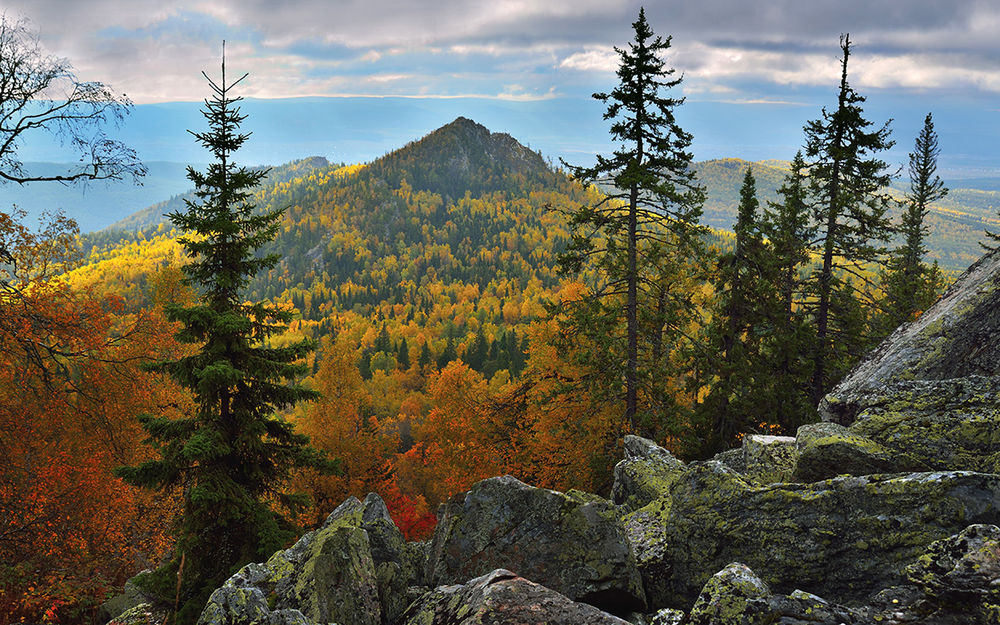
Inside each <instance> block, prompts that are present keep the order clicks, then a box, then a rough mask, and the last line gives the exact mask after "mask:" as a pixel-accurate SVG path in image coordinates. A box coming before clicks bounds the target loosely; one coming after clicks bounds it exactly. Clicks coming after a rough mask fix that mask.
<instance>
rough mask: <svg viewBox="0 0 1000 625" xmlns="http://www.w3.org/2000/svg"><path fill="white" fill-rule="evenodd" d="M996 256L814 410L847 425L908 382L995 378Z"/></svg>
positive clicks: (999, 264) (999, 342)
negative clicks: (872, 400)
mask: <svg viewBox="0 0 1000 625" xmlns="http://www.w3.org/2000/svg"><path fill="white" fill-rule="evenodd" d="M998 286H1000V253H991V254H987V255H986V256H984V257H983V258H982V259H980V260H979V261H978V262H977V263H975V264H974V265H972V266H971V267H969V269H968V270H966V272H965V273H964V274H962V276H961V277H959V279H958V280H956V281H955V283H954V284H953V285H952V286H951V288H949V289H948V292H947V293H945V295H944V296H943V297H942V298H941V299H940V300H938V302H937V303H936V304H934V305H933V306H931V307H930V308H929V309H928V310H926V311H925V312H924V313H923V314H922V315H920V317H919V318H918V319H917V320H916V321H915V322H913V323H910V324H906V325H903V326H901V327H900V328H899V329H897V330H896V331H895V332H894V333H893V334H892V335H891V336H889V338H887V339H886V340H885V341H883V342H882V344H881V345H879V347H878V348H877V349H876V350H875V351H874V352H873V354H872V355H871V356H870V357H869V358H868V359H866V360H865V361H864V362H862V363H861V364H859V365H858V366H857V367H855V368H854V369H853V370H852V371H851V372H850V373H848V375H847V376H846V377H845V378H844V379H843V380H842V381H841V382H840V383H839V384H837V386H836V387H835V388H834V389H833V391H832V392H831V393H830V394H829V395H828V396H827V398H826V399H824V400H823V401H822V402H821V403H820V406H819V411H820V414H821V416H822V417H823V420H825V421H834V422H837V423H840V424H841V425H849V424H851V423H852V422H853V421H854V419H855V417H856V416H857V415H858V413H859V412H860V411H861V410H862V408H863V406H864V405H865V403H866V402H867V400H868V398H869V397H870V396H872V395H873V394H878V392H879V391H880V390H881V389H882V388H883V387H885V386H886V385H889V384H893V383H896V382H903V381H907V380H947V379H951V378H961V377H967V376H971V375H979V376H997V375H1000V289H998Z"/></svg>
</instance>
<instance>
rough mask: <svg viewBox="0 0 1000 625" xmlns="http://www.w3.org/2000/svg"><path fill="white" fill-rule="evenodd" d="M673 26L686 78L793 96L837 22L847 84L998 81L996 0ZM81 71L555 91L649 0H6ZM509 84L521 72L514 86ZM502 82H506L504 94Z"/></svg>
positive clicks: (784, 7)
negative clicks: (223, 73)
mask: <svg viewBox="0 0 1000 625" xmlns="http://www.w3.org/2000/svg"><path fill="white" fill-rule="evenodd" d="M646 4H648V5H649V6H647V16H648V19H649V21H650V23H651V25H652V27H653V29H654V30H655V31H656V32H657V33H660V34H662V35H664V36H666V35H673V41H672V44H673V47H672V48H671V50H670V51H669V54H668V61H669V63H670V64H671V65H672V66H673V67H676V68H677V70H678V71H679V72H681V73H683V75H684V76H685V92H687V93H690V94H697V93H703V94H704V93H709V92H711V91H713V90H714V91H715V92H716V93H719V94H720V95H721V92H722V91H724V90H729V91H728V93H729V95H727V96H725V97H727V98H731V99H733V100H734V101H736V100H743V101H761V102H764V101H769V100H774V101H776V102H784V101H786V100H787V101H792V100H794V98H791V99H789V98H785V97H774V96H773V95H769V94H768V93H767V91H768V90H769V89H770V88H794V87H796V86H812V85H822V84H832V83H835V81H836V80H837V77H838V58H839V50H838V48H837V38H838V36H839V35H840V34H841V33H842V32H850V33H851V36H852V40H853V41H854V42H855V56H854V57H852V61H851V80H852V84H854V85H855V86H857V87H859V88H875V89H895V90H913V91H927V90H967V91H969V92H970V93H979V94H995V93H997V92H1000V47H998V46H997V45H996V32H997V31H998V30H1000V6H995V3H990V2H986V1H983V0H957V1H953V2H942V1H940V0H907V2H889V1H881V2H879V1H875V2H872V0H839V1H838V2H826V3H819V2H802V0H701V1H699V2H696V3H676V2H670V3H667V2H660V3H646ZM5 6H6V7H7V11H8V12H9V13H18V12H20V13H23V14H24V15H26V16H27V17H29V18H30V19H31V20H32V21H33V23H34V25H35V26H36V27H37V28H38V29H39V31H40V33H41V39H42V43H43V45H44V46H45V47H46V49H48V50H50V51H52V52H53V53H55V54H57V55H59V56H64V57H67V58H69V59H70V60H71V61H72V62H73V63H74V65H75V67H76V68H77V70H78V73H79V75H80V76H81V78H84V79H88V80H100V81H104V82H107V83H109V84H111V85H112V86H113V87H115V88H117V89H119V90H122V91H125V92H127V93H128V94H129V95H131V96H132V97H133V98H134V99H135V100H136V101H139V102H155V101H162V100H190V99H200V98H201V97H203V96H204V92H205V90H204V85H203V83H202V79H201V77H200V71H201V70H202V69H212V68H214V67H216V66H217V65H218V56H219V43H220V41H221V39H223V38H225V39H226V40H227V41H228V42H229V47H228V48H227V50H228V54H229V58H230V61H231V64H232V66H233V67H238V68H243V69H246V70H249V71H251V73H252V80H253V81H252V83H250V84H249V86H251V87H252V92H253V93H252V95H255V96H258V97H290V96H298V95H324V94H326V95H333V94H336V93H347V92H350V93H363V94H366V95H415V96H420V97H430V96H440V97H456V96H459V95H462V94H469V93H480V94H486V95H489V97H511V98H515V97H516V98H522V97H554V95H553V94H562V95H574V94H576V95H580V94H584V95H585V94H589V93H591V92H593V91H595V90H603V89H606V88H607V86H608V85H609V84H612V83H613V80H614V76H613V72H614V70H615V68H616V66H617V63H618V58H617V55H616V54H615V53H614V52H613V50H612V46H613V45H618V46H622V45H625V44H626V43H627V42H628V41H629V40H630V38H631V35H632V31H631V27H630V24H631V22H632V21H633V20H634V19H635V15H636V13H637V11H638V6H639V0H547V1H545V2H539V1H537V0H433V1H432V0H409V1H406V2H403V1H401V0H338V2H336V3H331V2H329V0H283V1H281V2H278V1H277V0H162V1H161V2H157V3H156V4H155V5H153V4H150V3H147V2H136V1H134V0H89V1H88V2H65V1H64V0H6V1H5ZM504 85H519V86H520V89H522V90H523V91H518V92H513V91H509V90H508V88H507V87H504ZM505 94H506V95H505Z"/></svg>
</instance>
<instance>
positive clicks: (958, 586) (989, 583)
mask: <svg viewBox="0 0 1000 625" xmlns="http://www.w3.org/2000/svg"><path fill="white" fill-rule="evenodd" d="M906 575H907V577H908V578H909V580H910V581H911V582H912V583H913V584H916V585H917V586H918V587H919V588H921V589H922V590H923V592H924V594H925V595H926V596H927V597H928V598H929V600H930V602H931V603H933V604H934V605H935V606H936V608H937V609H939V610H941V609H949V608H950V609H955V608H957V607H960V606H965V607H968V608H969V609H970V610H972V609H976V610H979V611H981V612H983V613H985V607H986V606H988V605H991V604H992V605H997V604H1000V587H998V586H997V580H1000V528H998V527H997V526H995V525H970V526H969V527H967V528H965V529H964V530H962V531H961V532H960V533H958V534H956V535H954V536H949V537H948V538H946V539H943V540H939V541H937V542H935V543H933V544H931V545H930V546H929V547H928V548H927V551H926V552H925V553H924V555H922V556H921V557H920V558H919V559H918V560H917V561H916V562H915V563H913V564H911V565H910V566H908V567H907V568H906Z"/></svg>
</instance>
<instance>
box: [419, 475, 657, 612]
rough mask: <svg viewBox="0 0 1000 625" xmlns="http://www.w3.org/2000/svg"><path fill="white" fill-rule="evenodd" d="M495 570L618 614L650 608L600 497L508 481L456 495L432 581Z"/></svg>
mask: <svg viewBox="0 0 1000 625" xmlns="http://www.w3.org/2000/svg"><path fill="white" fill-rule="evenodd" d="M498 568H504V569H508V570H511V571H513V572H515V573H516V574H517V575H520V576H521V577H524V578H527V579H530V580H532V581H533V582H536V583H540V584H543V585H545V586H546V587H548V588H551V589H552V590H555V591H556V592H559V593H562V594H564V595H566V596H567V597H569V598H570V599H572V600H574V601H584V602H587V603H590V604H593V605H595V606H597V607H599V608H601V609H604V610H607V611H610V612H614V613H617V614H625V613H628V612H630V611H632V610H638V609H643V608H644V607H645V597H644V595H643V590H642V580H641V578H640V577H639V573H638V570H637V569H636V562H635V558H634V556H633V555H632V550H631V548H630V546H629V543H628V541H627V540H626V537H625V533H624V531H623V529H622V527H621V525H620V523H619V520H618V512H617V510H616V509H615V507H614V506H613V505H612V504H611V503H610V502H608V501H606V500H604V499H601V498H600V497H598V496H596V495H588V494H585V493H580V492H577V491H570V492H569V493H560V492H557V491H552V490H547V489H543V488H533V487H531V486H528V485H526V484H524V483H522V482H520V481H518V480H516V479H515V478H513V477H510V476H504V477H497V478H491V479H488V480H483V481H482V482H479V483H477V484H475V485H474V486H473V487H472V489H471V490H470V491H469V492H468V493H463V494H460V495H456V496H455V497H453V498H452V499H451V500H450V501H449V502H448V503H447V504H445V505H443V506H442V508H441V511H440V512H439V513H438V527H437V530H436V532H435V534H434V540H433V542H432V544H431V549H430V553H429V554H428V562H427V579H428V581H429V582H430V583H431V584H434V585H444V584H458V583H463V582H465V581H466V580H468V579H471V578H473V577H477V576H481V575H485V574H487V573H489V572H490V571H492V570H494V569H498Z"/></svg>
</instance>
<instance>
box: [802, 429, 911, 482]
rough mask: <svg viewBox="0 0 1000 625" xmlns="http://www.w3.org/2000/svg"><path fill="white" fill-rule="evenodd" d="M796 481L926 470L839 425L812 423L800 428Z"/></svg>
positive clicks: (816, 480) (815, 480)
mask: <svg viewBox="0 0 1000 625" xmlns="http://www.w3.org/2000/svg"><path fill="white" fill-rule="evenodd" d="M796 447H797V448H798V455H797V458H796V460H795V469H794V479H795V480H796V481H798V482H818V481H820V480H825V479H829V478H831V477H836V476H838V475H871V474H873V473H900V472H903V471H907V470H917V469H921V468H922V469H924V470H926V469H927V467H926V466H923V467H921V466H919V465H918V464H917V463H916V462H914V461H911V460H909V459H908V458H906V457H902V454H900V457H896V455H895V454H894V453H893V452H892V451H890V450H889V449H887V448H885V447H883V446H882V445H879V444H878V443H876V442H875V441H873V440H872V439H870V438H868V437H866V436H862V435H860V434H856V433H854V432H852V431H850V430H849V429H847V428H845V427H844V426H842V425H839V424H836V423H812V424H809V425H803V426H801V427H800V428H799V430H798V434H797V436H796Z"/></svg>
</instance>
